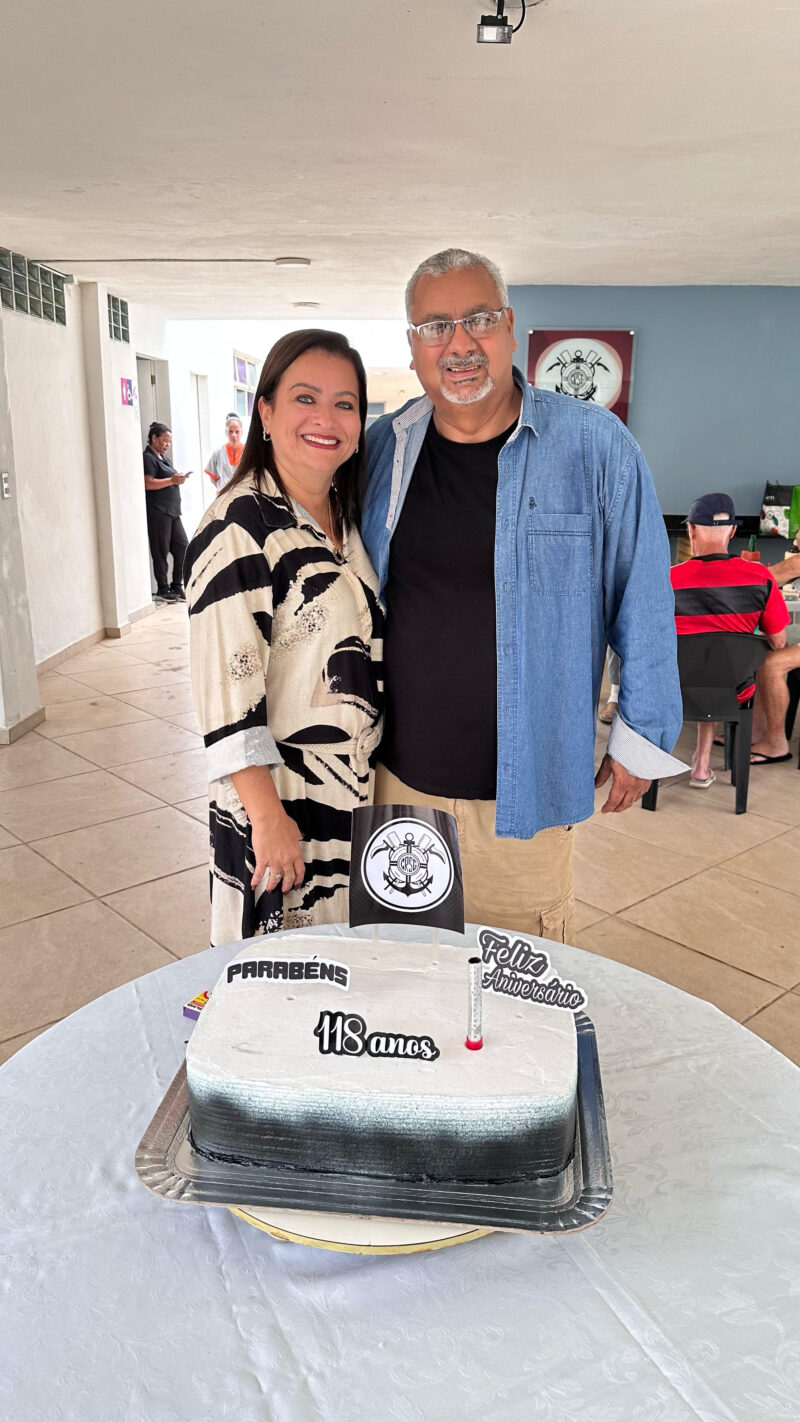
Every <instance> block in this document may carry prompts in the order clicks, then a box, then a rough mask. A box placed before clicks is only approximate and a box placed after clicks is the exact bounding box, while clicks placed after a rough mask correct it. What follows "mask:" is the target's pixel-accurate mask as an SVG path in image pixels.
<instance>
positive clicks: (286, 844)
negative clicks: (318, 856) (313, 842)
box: [250, 806, 306, 894]
mask: <svg viewBox="0 0 800 1422" xmlns="http://www.w3.org/2000/svg"><path fill="white" fill-rule="evenodd" d="M252 831H253V853H254V854H255V858H256V868H255V873H254V874H253V877H252V879H251V880H250V884H251V887H252V888H254V889H257V888H258V886H259V884H260V883H261V880H262V879H263V878H264V875H265V874H266V876H267V884H266V887H267V890H268V891H270V890H272V889H275V888H277V886H278V884H280V886H281V891H282V893H284V894H288V892H289V890H290V889H294V888H298V889H299V887H300V885H301V884H302V882H303V875H304V874H305V868H306V866H305V864H304V863H303V856H302V854H301V852H300V841H301V840H302V838H303V836H302V835H301V833H300V831H299V829H298V828H297V825H296V824H295V822H294V820H292V819H290V818H289V816H288V815H287V813H286V811H285V810H284V809H283V806H281V807H280V810H279V812H278V813H277V814H275V815H271V816H270V817H269V818H268V819H266V820H260V821H258V822H257V823H254V824H252Z"/></svg>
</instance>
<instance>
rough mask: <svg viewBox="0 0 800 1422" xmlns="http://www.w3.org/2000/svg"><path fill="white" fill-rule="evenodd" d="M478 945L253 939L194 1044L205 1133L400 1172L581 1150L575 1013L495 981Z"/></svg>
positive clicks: (235, 1158) (343, 1166)
mask: <svg viewBox="0 0 800 1422" xmlns="http://www.w3.org/2000/svg"><path fill="white" fill-rule="evenodd" d="M466 1012H467V954H466V952H465V951H464V949H458V948H447V947H437V948H434V947H433V946H432V945H430V944H423V943H384V942H381V943H380V944H378V945H376V944H374V943H372V942H369V941H364V940H357V939H346V938H340V937H330V938H322V937H319V938H318V937H313V938H312V937H303V936H301V935H300V934H293V935H292V937H291V939H290V940H282V941H280V942H270V941H269V940H267V939H265V940H264V943H263V948H262V947H260V946H259V947H257V948H253V947H252V946H250V947H247V948H244V949H242V950H241V951H240V952H239V953H238V954H237V955H236V957H235V958H233V959H232V961H231V962H230V963H229V964H228V965H227V967H226V969H225V971H224V972H223V974H222V976H221V978H220V980H219V982H218V983H217V985H216V986H215V988H214V989H213V992H212V994H211V998H210V1001H209V1002H208V1004H207V1006H206V1007H205V1008H204V1009H203V1012H202V1015H201V1017H200V1020H199V1022H198V1024H197V1026H196V1028H195V1029H194V1032H193V1034H192V1036H191V1038H190V1041H189V1044H188V1048H187V1053H186V1074H187V1082H188V1093H189V1111H190V1129H191V1139H192V1144H193V1146H194V1148H195V1150H197V1151H198V1152H200V1154H201V1155H204V1156H206V1157H208V1158H211V1159H213V1160H217V1161H227V1162H230V1163H235V1164H238V1165H241V1164H246V1165H251V1166H253V1167H261V1168H264V1169H268V1168H279V1169H282V1170H297V1171H307V1172H325V1173H327V1172H335V1173H337V1174H349V1175H356V1176H366V1177H377V1178H382V1179H391V1180H397V1181H404V1180H405V1181H410V1180H430V1181H456V1182H464V1183H468V1182H469V1183H473V1182H486V1183H490V1182H491V1183H495V1182H514V1181H530V1180H536V1179H538V1178H542V1177H548V1176H553V1175H556V1174H558V1173H560V1172H561V1171H562V1170H563V1169H564V1168H565V1166H566V1165H567V1163H568V1161H569V1159H570V1156H571V1154H572V1151H573V1143H574V1137H575V1109H576V1084H577V1044H576V1030H575V1019H574V1015H573V1013H572V1012H570V1011H564V1010H559V1009H554V1008H553V1007H549V1006H544V1005H542V1004H541V1003H536V1002H532V1001H529V1000H528V1001H525V1000H522V1001H521V1000H519V998H517V997H513V996H505V995H502V994H499V993H498V994H495V993H488V992H484V993H483V1020H484V1031H483V1037H484V1043H483V1047H482V1049H481V1050H478V1051H467V1050H466V1049H465V1024H466Z"/></svg>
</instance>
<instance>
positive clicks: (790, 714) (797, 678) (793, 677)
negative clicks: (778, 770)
mask: <svg viewBox="0 0 800 1422" xmlns="http://www.w3.org/2000/svg"><path fill="white" fill-rule="evenodd" d="M786 686H787V688H788V691H789V705H788V706H787V708H786V739H787V741H790V740H791V739H792V731H793V730H794V718H795V716H796V715H797V708H798V706H800V667H792V670H791V671H790V672H789V674H788V676H787V677H786ZM797 769H798V770H800V748H798V751H797Z"/></svg>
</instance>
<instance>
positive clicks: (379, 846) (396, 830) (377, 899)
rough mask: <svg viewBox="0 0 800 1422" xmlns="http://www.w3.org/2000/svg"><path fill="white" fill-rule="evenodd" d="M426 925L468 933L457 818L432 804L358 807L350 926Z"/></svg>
mask: <svg viewBox="0 0 800 1422" xmlns="http://www.w3.org/2000/svg"><path fill="white" fill-rule="evenodd" d="M362 923H371V924H380V923H416V924H419V923H425V924H428V925H429V926H430V927H432V928H434V929H437V930H438V929H440V928H449V929H451V930H452V931H453V932H455V933H463V932H464V890H463V885H462V878H461V855H460V853H459V848H458V828H457V826H456V821H455V817H454V816H453V815H449V814H447V812H446V811H444V810H434V809H430V808H429V807H428V806H427V805H366V806H363V807H362V808H360V809H358V810H354V811H353V834H352V851H351V859H350V925H351V927H353V928H355V927H357V926H358V925H359V924H362Z"/></svg>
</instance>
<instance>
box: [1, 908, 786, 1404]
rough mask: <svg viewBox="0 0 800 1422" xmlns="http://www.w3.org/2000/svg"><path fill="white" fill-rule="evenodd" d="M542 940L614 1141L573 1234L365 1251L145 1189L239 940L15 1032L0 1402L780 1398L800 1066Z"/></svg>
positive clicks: (9, 1090) (615, 968)
mask: <svg viewBox="0 0 800 1422" xmlns="http://www.w3.org/2000/svg"><path fill="white" fill-rule="evenodd" d="M324 931H325V932H327V933H330V932H332V931H340V932H341V933H342V934H343V935H344V936H347V935H348V934H349V930H347V929H342V930H331V929H326V930H324ZM355 932H356V934H357V935H358V936H362V934H364V933H365V932H366V931H364V930H356V931H355ZM391 935H392V937H393V938H395V939H397V938H403V937H407V938H410V937H412V936H413V934H412V932H411V931H405V930H402V929H392V930H391ZM257 941H258V943H259V945H260V946H263V940H257ZM442 941H443V942H448V941H449V942H452V943H453V944H456V945H458V946H460V947H462V949H463V945H464V941H465V940H464V939H462V938H456V937H453V936H452V935H447V934H442ZM467 941H468V942H469V943H473V942H474V941H475V934H474V930H472V929H468V936H467ZM548 948H549V949H550V951H551V953H552V957H553V962H554V966H555V967H556V969H557V970H558V971H559V972H561V973H562V975H566V976H568V977H569V978H571V979H572V981H574V982H577V983H579V984H580V985H581V986H582V987H583V988H585V990H586V991H587V993H588V995H589V1006H588V1012H589V1015H590V1017H591V1018H592V1020H593V1021H594V1023H595V1027H596V1031H597V1040H598V1047H599V1053H600V1063H601V1068H602V1073H603V1084H604V1090H605V1100H606V1112H607V1119H608V1130H609V1136H610V1140H611V1150H612V1157H613V1164H614V1199H613V1201H612V1204H611V1208H610V1210H609V1212H608V1214H607V1215H606V1216H605V1217H604V1218H603V1219H602V1220H601V1221H600V1222H599V1223H598V1224H596V1225H595V1226H593V1227H592V1228H591V1229H589V1230H585V1231H583V1232H580V1233H578V1234H574V1235H567V1236H562V1237H556V1236H545V1235H522V1234H500V1233H496V1234H492V1235H489V1236H488V1237H486V1238H483V1239H480V1240H477V1241H476V1242H474V1243H471V1244H465V1245H462V1246H460V1247H458V1248H455V1249H452V1248H451V1249H444V1250H441V1251H436V1252H433V1253H426V1254H413V1255H399V1256H391V1257H388V1258H381V1257H378V1258H370V1257H364V1256H361V1255H350V1254H340V1253H330V1252H323V1251H321V1250H315V1249H309V1248H304V1247H303V1246H301V1245H297V1244H289V1243H283V1242H280V1241H277V1240H275V1239H273V1238H271V1237H270V1236H269V1235H268V1234H266V1233H263V1232H261V1231H259V1230H256V1229H253V1228H252V1227H251V1226H250V1225H248V1224H247V1223H245V1222H244V1221H243V1220H241V1219H238V1218H237V1217H236V1216H234V1215H233V1214H232V1213H231V1212H230V1211H229V1210H227V1209H211V1208H204V1207H202V1206H181V1205H175V1204H170V1203H167V1202H166V1201H163V1200H160V1199H158V1198H155V1197H154V1196H152V1195H150V1194H148V1192H147V1191H146V1190H144V1189H143V1188H142V1186H141V1185H140V1184H139V1182H138V1180H137V1178H136V1176H135V1173H134V1169H133V1156H134V1151H135V1148H136V1145H137V1143H138V1141H139V1139H140V1137H141V1135H142V1133H143V1131H144V1129H145V1127H146V1126H147V1124H148V1122H149V1120H150V1118H151V1117H152V1115H153V1113H154V1111H155V1109H156V1107H157V1106H158V1104H159V1102H160V1100H161V1098H162V1097H163V1095H164V1092H165V1091H166V1089H167V1086H168V1085H169V1083H170V1080H171V1079H172V1077H173V1075H174V1073H175V1071H176V1070H177V1068H178V1066H179V1064H180V1061H181V1057H182V1054H183V1050H184V1043H185V1040H186V1038H187V1037H188V1035H189V1031H190V1030H191V1023H189V1022H188V1021H187V1019H186V1018H184V1017H183V1016H182V1006H183V1003H184V1002H186V1001H187V1000H188V999H189V998H191V997H193V996H194V995H195V993H197V992H200V991H202V989H204V988H207V987H211V986H213V984H214V982H215V980H216V978H217V976H218V975H219V973H220V971H221V969H222V967H223V965H224V964H225V962H226V961H227V960H228V959H229V958H230V957H232V956H233V950H232V949H231V948H223V949H212V950H210V951H209V952H207V953H203V954H199V955H197V956H195V957H192V958H187V959H185V960H183V961H182V962H179V963H175V964H174V965H171V966H170V967H168V968H162V969H160V970H159V971H158V972H154V973H151V974H149V975H148V976H147V977H144V978H139V979H137V980H136V981H135V982H132V983H128V984H126V985H125V986H124V987H121V988H118V989H117V990H116V991H115V992H112V993H109V994H108V995H107V996H105V997H102V998H99V999H97V1000H96V1001H95V1002H92V1003H90V1004H89V1005H88V1006H87V1007H85V1008H83V1009H81V1011H80V1012H76V1013H75V1014H74V1015H73V1016H72V1017H70V1018H68V1019H67V1020H66V1021H64V1022H61V1023H59V1024H58V1026H56V1027H53V1028H51V1029H50V1030H49V1031H48V1032H46V1033H44V1034H43V1035H42V1036H40V1037H38V1038H36V1039H35V1040H34V1041H33V1042H31V1043H30V1044H29V1045H28V1046H27V1047H24V1048H23V1049H22V1050H21V1051H20V1052H18V1053H17V1055H16V1056H14V1057H12V1058H11V1060H10V1061H9V1062H7V1063H6V1065H5V1066H4V1067H3V1068H2V1069H0V1113H2V1114H1V1116H0V1119H1V1120H2V1127H3V1164H2V1169H1V1170H0V1175H1V1176H2V1201H1V1202H0V1204H1V1206H2V1208H0V1253H1V1254H2V1256H3V1261H2V1270H1V1271H0V1278H2V1294H0V1297H2V1300H3V1302H2V1306H0V1339H2V1343H1V1344H0V1354H1V1355H2V1360H3V1366H2V1368H0V1416H2V1417H3V1418H4V1419H5V1418H7V1419H9V1422H34V1419H36V1422H40V1419H47V1422H62V1419H64V1422H66V1419H69V1422H75V1419H80V1422H112V1419H113V1422H116V1420H117V1419H120V1422H178V1419H182V1420H183V1419H186V1422H198V1420H199V1419H200V1420H202V1422H205V1419H208V1422H212V1419H213V1422H223V1419H231V1422H234V1419H235V1422H456V1419H459V1422H461V1419H475V1422H478V1419H480V1422H487V1419H489V1422H493V1420H494V1419H502V1422H517V1419H519V1422H523V1419H524V1422H532V1419H535V1422H545V1419H546V1422H550V1419H552V1422H556V1419H557V1420H558V1422H698V1419H700V1422H766V1419H769V1422H797V1418H798V1417H800V1287H798V1279H800V1149H799V1148H798V1141H800V1074H798V1070H797V1068H796V1067H794V1066H793V1065H792V1063H791V1062H789V1061H787V1060H786V1058H784V1057H782V1056H781V1055H780V1054H779V1053H777V1052H775V1051H774V1050H773V1049H772V1048H770V1047H769V1046H767V1045H766V1044H765V1043H764V1042H762V1041H760V1040H759V1039H758V1038H757V1037H754V1036H752V1035H751V1034H750V1033H749V1032H747V1031H746V1029H744V1028H743V1027H740V1026H738V1025H737V1024H736V1023H735V1022H732V1021H731V1020H730V1019H729V1018H727V1017H725V1016H723V1015H722V1014H721V1013H720V1012H718V1011H717V1010H716V1009H715V1008H713V1007H711V1006H709V1004H707V1003H704V1002H700V1001H699V1000H697V999H695V998H691V997H689V996H687V995H686V994H685V993H682V992H679V991H678V990H677V989H675V988H671V987H669V986H667V985H666V984H664V983H661V982H658V981H657V980H656V979H653V978H649V977H646V976H644V975H643V974H640V973H637V972H634V971H633V970H632V969H629V968H625V967H623V966H621V965H619V964H617V963H614V962H610V961H608V960H607V959H603V958H599V957H596V956H594V955H592V954H589V953H583V952H581V951H580V950H578V949H575V948H568V947H562V946H560V945H555V944H548Z"/></svg>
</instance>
